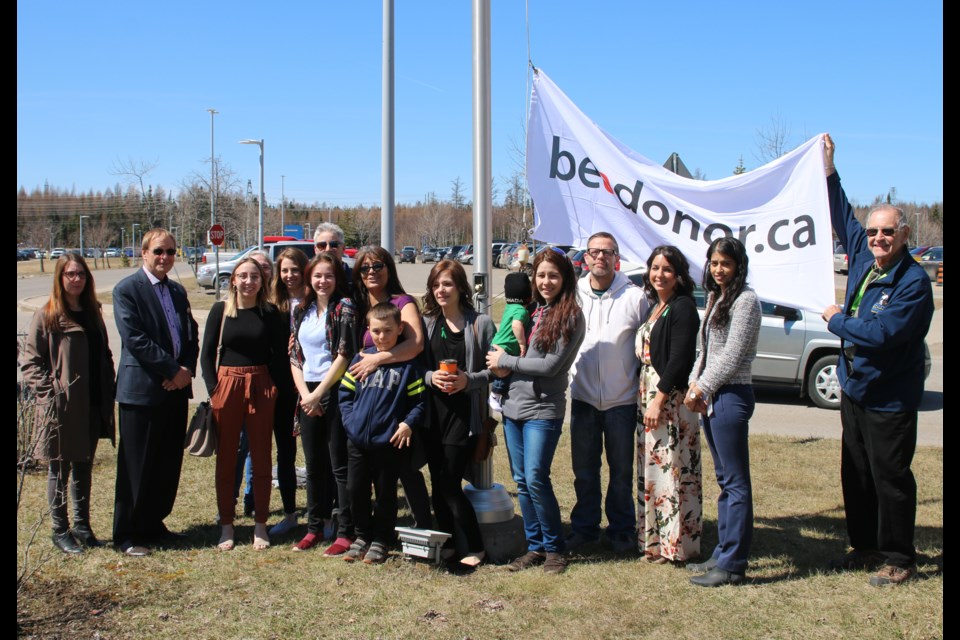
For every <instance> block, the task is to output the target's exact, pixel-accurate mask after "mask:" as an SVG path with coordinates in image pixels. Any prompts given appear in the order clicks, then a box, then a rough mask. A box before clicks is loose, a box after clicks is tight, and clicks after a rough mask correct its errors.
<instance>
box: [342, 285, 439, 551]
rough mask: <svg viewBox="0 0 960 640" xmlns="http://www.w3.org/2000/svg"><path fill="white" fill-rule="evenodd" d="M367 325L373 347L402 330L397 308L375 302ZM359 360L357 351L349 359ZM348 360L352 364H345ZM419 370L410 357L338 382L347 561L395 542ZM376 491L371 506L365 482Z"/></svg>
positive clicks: (388, 345)
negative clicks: (350, 530)
mask: <svg viewBox="0 0 960 640" xmlns="http://www.w3.org/2000/svg"><path fill="white" fill-rule="evenodd" d="M367 324H368V326H369V328H370V334H371V335H372V336H373V344H374V348H373V349H368V350H367V351H366V353H374V352H375V351H389V350H390V349H392V348H393V346H394V345H396V344H397V339H398V338H399V337H400V332H401V331H402V329H401V327H402V323H401V321H400V309H398V308H397V307H395V306H394V305H393V304H391V303H389V302H381V303H380V304H378V305H376V306H374V307H373V308H372V309H370V312H369V313H368V314H367ZM359 360H360V354H357V356H356V357H355V358H354V360H353V362H357V361H359ZM351 364H352V363H351ZM424 389H425V387H424V383H423V371H422V370H421V368H420V366H418V365H417V363H416V362H415V361H413V360H409V361H407V362H394V363H390V364H385V365H381V366H380V367H379V368H378V369H377V370H376V371H374V372H373V373H371V374H370V375H369V376H367V377H366V378H364V379H363V380H357V379H356V378H354V377H353V376H352V375H350V373H349V369H348V370H347V373H345V374H344V376H343V379H342V380H341V382H340V412H341V414H342V416H343V428H344V430H345V431H346V433H347V492H348V493H349V494H350V507H351V509H352V512H353V521H354V526H355V528H356V534H357V538H356V540H354V542H353V544H352V545H350V549H349V550H348V551H347V553H346V554H345V556H344V560H346V561H347V562H355V561H357V560H363V561H364V562H365V563H367V564H379V563H381V562H383V561H384V560H386V559H387V549H388V548H389V547H390V546H391V545H392V543H393V542H394V540H395V533H394V527H396V524H397V477H398V475H399V472H400V469H402V468H403V467H402V465H409V464H410V460H409V458H410V441H411V438H412V437H413V430H414V429H416V428H417V427H419V426H420V423H421V422H422V420H423V416H424V402H423V392H424ZM371 484H373V485H374V487H375V488H376V491H377V500H376V505H375V506H374V507H372V518H371V501H370V485H371Z"/></svg>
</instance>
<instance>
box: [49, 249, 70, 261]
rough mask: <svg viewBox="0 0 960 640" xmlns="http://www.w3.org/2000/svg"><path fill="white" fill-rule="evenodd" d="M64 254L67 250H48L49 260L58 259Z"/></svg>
mask: <svg viewBox="0 0 960 640" xmlns="http://www.w3.org/2000/svg"><path fill="white" fill-rule="evenodd" d="M66 252H67V250H66V249H64V248H63V247H54V248H53V249H51V250H50V259H51V260H56V259H57V258H59V257H60V256H62V255H63V254H65V253H66Z"/></svg>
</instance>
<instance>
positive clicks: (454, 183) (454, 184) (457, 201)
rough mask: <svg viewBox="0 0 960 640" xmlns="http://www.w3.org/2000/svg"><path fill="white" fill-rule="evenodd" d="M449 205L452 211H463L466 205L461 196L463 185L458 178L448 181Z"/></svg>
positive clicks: (465, 200)
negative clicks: (451, 206)
mask: <svg viewBox="0 0 960 640" xmlns="http://www.w3.org/2000/svg"><path fill="white" fill-rule="evenodd" d="M450 204H451V205H453V208H454V209H463V208H464V207H465V206H466V205H467V199H466V197H465V196H464V195H463V183H461V182H460V176H457V177H456V178H455V179H453V180H451V181H450Z"/></svg>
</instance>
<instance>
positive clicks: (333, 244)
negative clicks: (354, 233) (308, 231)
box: [317, 240, 340, 251]
mask: <svg viewBox="0 0 960 640" xmlns="http://www.w3.org/2000/svg"><path fill="white" fill-rule="evenodd" d="M339 246H340V241H339V240H331V241H330V242H327V241H325V240H321V241H320V242H318V243H317V249H320V251H326V250H327V247H329V248H331V249H336V248H337V247H339Z"/></svg>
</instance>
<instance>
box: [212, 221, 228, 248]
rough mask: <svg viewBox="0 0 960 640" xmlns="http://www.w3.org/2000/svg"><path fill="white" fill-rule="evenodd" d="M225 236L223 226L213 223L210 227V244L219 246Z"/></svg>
mask: <svg viewBox="0 0 960 640" xmlns="http://www.w3.org/2000/svg"><path fill="white" fill-rule="evenodd" d="M225 236H226V233H224V231H223V227H221V226H220V225H218V224H215V225H213V226H212V227H210V243H211V244H214V245H216V246H218V247H219V246H220V245H222V244H223V239H224V237H225Z"/></svg>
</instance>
